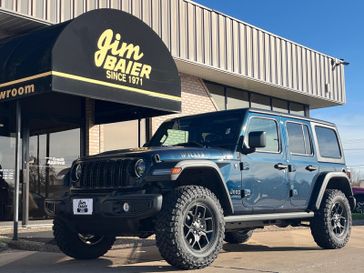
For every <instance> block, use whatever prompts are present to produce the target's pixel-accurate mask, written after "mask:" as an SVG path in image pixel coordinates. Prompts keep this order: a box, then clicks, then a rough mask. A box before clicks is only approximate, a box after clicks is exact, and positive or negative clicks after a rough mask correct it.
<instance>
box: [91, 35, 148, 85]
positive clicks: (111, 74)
mask: <svg viewBox="0 0 364 273" xmlns="http://www.w3.org/2000/svg"><path fill="white" fill-rule="evenodd" d="M97 48H98V50H97V51H96V52H95V65H96V66H97V67H101V68H103V69H104V70H105V71H106V78H107V79H112V80H118V81H122V82H129V83H131V84H138V85H141V86H142V85H143V79H144V78H146V79H150V74H151V72H152V66H151V65H149V64H144V63H142V60H141V59H142V58H143V56H144V53H143V52H141V49H140V46H139V45H134V44H132V43H127V42H122V41H121V35H120V34H119V33H116V34H115V35H114V31H113V30H112V29H107V30H105V31H104V32H103V33H102V34H101V36H100V38H99V40H98V42H97Z"/></svg>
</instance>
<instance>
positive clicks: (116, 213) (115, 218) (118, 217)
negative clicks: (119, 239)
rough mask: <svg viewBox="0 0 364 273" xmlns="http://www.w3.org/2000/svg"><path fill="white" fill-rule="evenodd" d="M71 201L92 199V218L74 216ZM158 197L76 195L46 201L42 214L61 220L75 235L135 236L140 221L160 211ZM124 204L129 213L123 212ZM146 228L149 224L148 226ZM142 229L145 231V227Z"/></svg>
mask: <svg viewBox="0 0 364 273" xmlns="http://www.w3.org/2000/svg"><path fill="white" fill-rule="evenodd" d="M74 199H92V200H93V211H92V214H91V215H75V214H74V212H73V200H74ZM162 201H163V196H162V195H161V194H123V195H104V196H95V195H92V194H82V195H81V194H75V195H70V196H67V197H64V198H62V199H47V200H46V201H45V211H46V213H47V214H48V215H49V216H51V217H55V216H57V217H60V218H62V219H63V220H64V221H66V222H67V224H68V225H70V227H72V228H75V229H76V230H77V231H78V232H92V233H103V234H106V233H107V234H120V235H138V234H139V233H140V232H141V231H144V230H143V227H142V226H141V224H140V223H141V221H143V220H145V219H150V218H152V217H153V216H155V215H156V214H158V212H159V211H160V210H161V208H162ZM125 203H127V204H128V206H129V210H128V211H125V210H124V209H123V206H124V204H125ZM147 226H148V225H147ZM147 226H146V227H145V228H147V229H148V227H147Z"/></svg>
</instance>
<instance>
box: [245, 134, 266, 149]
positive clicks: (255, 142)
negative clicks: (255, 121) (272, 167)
mask: <svg viewBox="0 0 364 273" xmlns="http://www.w3.org/2000/svg"><path fill="white" fill-rule="evenodd" d="M265 146H267V137H266V133H265V132H264V131H256V132H250V133H249V148H250V149H256V148H264V147H265Z"/></svg>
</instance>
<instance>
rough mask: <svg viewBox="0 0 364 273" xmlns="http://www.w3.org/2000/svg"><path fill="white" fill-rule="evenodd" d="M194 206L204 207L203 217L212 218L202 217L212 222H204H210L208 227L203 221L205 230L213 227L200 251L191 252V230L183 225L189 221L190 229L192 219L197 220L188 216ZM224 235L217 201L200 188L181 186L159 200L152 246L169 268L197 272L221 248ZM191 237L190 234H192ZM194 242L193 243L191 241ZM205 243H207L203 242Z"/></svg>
mask: <svg viewBox="0 0 364 273" xmlns="http://www.w3.org/2000/svg"><path fill="white" fill-rule="evenodd" d="M198 205H202V206H206V208H207V209H205V210H204V211H205V215H207V211H208V213H209V215H212V217H206V219H208V218H211V219H212V220H208V221H211V223H210V224H207V221H206V222H205V224H204V225H205V228H206V230H207V226H208V225H209V226H213V225H214V228H213V229H211V230H212V231H211V232H209V234H211V238H210V239H211V240H209V243H208V244H207V245H206V246H205V249H204V248H202V250H201V248H200V250H194V249H193V248H194V246H193V245H192V246H191V242H192V239H188V238H189V237H188V234H189V232H190V231H191V229H190V228H188V225H187V227H186V225H185V224H187V223H188V221H189V219H192V221H191V223H192V224H191V225H190V227H192V226H193V223H195V220H194V219H197V218H195V216H190V215H192V213H191V211H192V210H193V208H194V207H197V209H196V210H198V209H199V206H198ZM200 208H201V207H200ZM195 214H197V213H195ZM198 215H199V214H198ZM212 223H214V224H212ZM204 225H202V227H203V226H204ZM185 233H187V234H185ZM224 233H225V221H224V213H223V210H222V208H221V205H220V202H219V200H218V199H217V197H216V196H215V194H213V193H212V192H211V191H210V190H208V189H206V188H204V187H201V186H181V187H178V188H176V189H175V190H173V191H172V192H171V193H169V194H168V195H167V196H166V197H165V199H164V200H163V206H162V210H161V212H160V214H159V217H158V219H157V222H156V243H157V246H158V248H159V251H160V254H161V255H162V257H163V258H164V259H165V260H166V261H167V262H168V263H169V264H170V265H172V266H174V267H176V268H179V269H198V268H204V267H206V266H208V265H210V264H211V263H212V262H213V261H214V260H215V259H216V257H217V255H218V254H219V252H220V250H221V249H222V246H223V240H224ZM206 234H207V232H206ZM185 236H186V239H185ZM190 236H191V234H190ZM192 236H194V235H193V234H192ZM193 238H195V237H193ZM201 238H202V237H201ZM188 240H190V241H188ZM194 241H197V240H196V239H194ZM205 241H206V242H207V240H205ZM192 244H193V243H192ZM198 246H200V243H199V244H198Z"/></svg>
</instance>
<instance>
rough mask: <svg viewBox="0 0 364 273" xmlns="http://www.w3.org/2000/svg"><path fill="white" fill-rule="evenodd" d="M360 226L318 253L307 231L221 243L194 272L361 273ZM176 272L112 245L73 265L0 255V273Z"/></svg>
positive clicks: (152, 251)
mask: <svg viewBox="0 0 364 273" xmlns="http://www.w3.org/2000/svg"><path fill="white" fill-rule="evenodd" d="M363 270H364V227H363V226H356V227H354V228H353V232H352V238H351V240H350V243H349V244H348V246H347V247H345V248H344V249H340V250H322V249H320V248H318V247H317V246H316V244H315V243H314V241H313V240H312V238H311V235H310V232H309V229H290V230H282V231H281V230H277V231H268V232H256V233H255V234H254V235H253V237H252V239H251V240H250V241H249V243H248V244H247V245H228V244H225V245H224V250H223V252H221V253H220V255H219V257H218V259H217V260H216V261H215V263H214V264H213V265H212V266H210V267H208V268H206V269H203V270H201V271H198V272H216V273H218V272H219V273H225V272H243V273H245V272H253V273H256V272H260V273H261V272H298V273H301V272H320V273H324V272H346V273H351V272H363ZM169 271H171V272H172V271H174V272H176V271H175V269H174V268H172V267H170V266H169V265H168V264H167V263H166V262H165V261H163V260H162V258H161V257H160V255H159V253H158V250H157V249H156V247H155V246H143V245H142V244H135V246H134V247H131V248H128V249H125V248H122V247H118V246H116V247H115V248H113V249H112V250H111V251H110V252H109V253H107V255H106V256H105V257H103V258H100V259H98V260H94V261H75V260H72V259H70V258H68V257H66V256H64V255H63V254H60V253H48V252H33V251H20V250H11V251H5V252H1V253H0V272H1V273H23V272H24V273H33V272H34V273H43V272H47V273H48V272H52V273H58V272H59V273H62V272H67V273H71V272H77V273H83V272H85V273H86V272H87V273H94V272H95V273H96V272H125V273H133V272H169ZM194 272H196V271H194Z"/></svg>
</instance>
